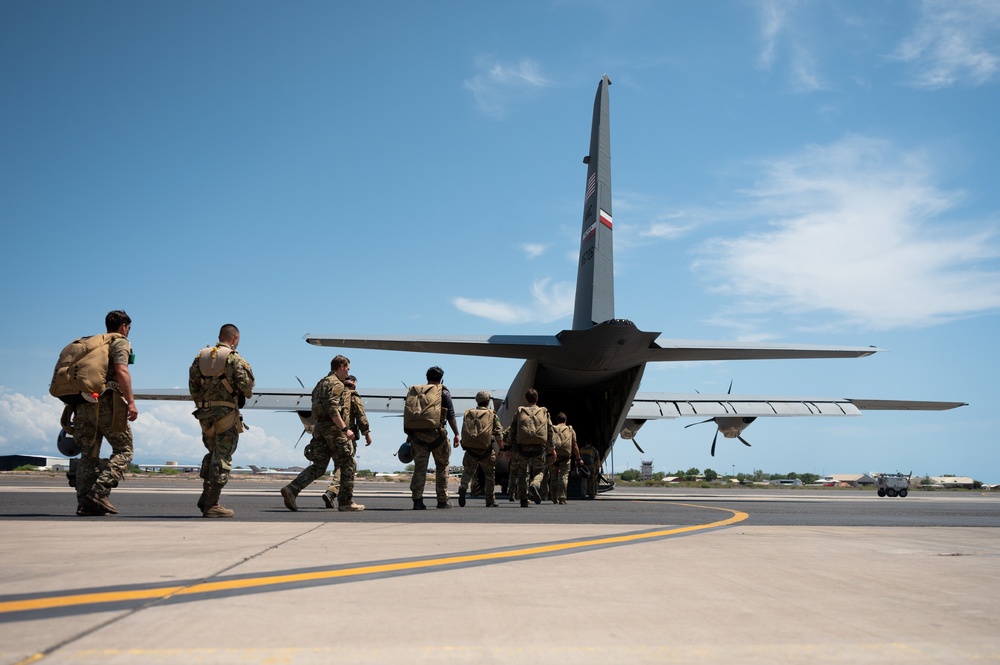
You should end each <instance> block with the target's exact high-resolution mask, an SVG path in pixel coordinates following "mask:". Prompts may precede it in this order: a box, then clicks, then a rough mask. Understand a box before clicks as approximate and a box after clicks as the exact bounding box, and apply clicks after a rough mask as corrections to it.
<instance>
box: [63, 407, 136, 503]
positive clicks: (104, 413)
mask: <svg viewBox="0 0 1000 665" xmlns="http://www.w3.org/2000/svg"><path fill="white" fill-rule="evenodd" d="M73 439H74V440H75V441H76V443H77V445H78V446H80V464H79V465H78V466H77V469H76V496H77V498H81V497H83V495H85V494H87V493H88V492H91V491H93V492H95V493H97V494H100V495H102V496H103V495H107V494H109V493H110V492H111V490H112V489H114V488H115V487H118V483H119V482H121V479H122V478H123V477H124V476H125V472H126V471H127V470H128V465H129V463H130V462H131V461H132V428H131V427H129V424H128V409H127V407H126V404H125V400H123V399H122V398H121V396H120V395H119V394H118V393H115V392H107V393H104V395H102V396H101V399H100V401H99V402H98V403H97V404H90V403H87V404H81V405H80V406H78V407H76V411H75V412H74V415H73ZM102 439H107V440H108V443H110V444H111V458H110V459H109V460H108V468H107V469H105V470H104V471H100V472H99V468H98V467H99V464H100V457H101V440H102Z"/></svg>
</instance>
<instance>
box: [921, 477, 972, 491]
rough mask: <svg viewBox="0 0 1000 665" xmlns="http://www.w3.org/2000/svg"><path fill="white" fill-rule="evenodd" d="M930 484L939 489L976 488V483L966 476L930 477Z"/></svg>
mask: <svg viewBox="0 0 1000 665" xmlns="http://www.w3.org/2000/svg"><path fill="white" fill-rule="evenodd" d="M931 484H933V485H940V486H941V487H946V488H947V487H964V488H966V489H972V488H973V487H975V486H976V481H975V480H973V479H972V478H969V477H967V476H931Z"/></svg>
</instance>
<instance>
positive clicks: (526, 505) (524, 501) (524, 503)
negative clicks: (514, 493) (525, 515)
mask: <svg viewBox="0 0 1000 665" xmlns="http://www.w3.org/2000/svg"><path fill="white" fill-rule="evenodd" d="M521 507H522V508H527V507H528V500H527V499H521Z"/></svg>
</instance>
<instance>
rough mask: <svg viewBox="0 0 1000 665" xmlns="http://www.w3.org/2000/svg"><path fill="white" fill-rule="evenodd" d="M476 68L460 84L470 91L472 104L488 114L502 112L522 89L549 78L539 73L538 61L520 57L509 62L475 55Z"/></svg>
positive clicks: (536, 85) (545, 82) (500, 114)
mask: <svg viewBox="0 0 1000 665" xmlns="http://www.w3.org/2000/svg"><path fill="white" fill-rule="evenodd" d="M476 68H477V69H479V70H480V71H479V73H478V74H476V75H475V76H473V77H472V78H470V79H468V80H466V81H465V82H464V83H463V85H464V87H465V89H466V90H468V91H470V92H471V93H472V96H473V98H474V99H475V100H476V106H477V107H478V108H479V110H480V111H482V112H483V113H486V114H488V115H493V116H502V115H503V114H504V113H506V111H507V107H508V105H509V104H510V103H511V101H512V100H513V99H515V98H518V97H520V96H521V95H523V94H524V92H525V91H526V90H531V89H537V88H543V87H546V86H548V85H549V81H548V80H547V79H546V78H545V77H544V76H542V74H541V72H540V71H539V67H538V65H537V64H536V63H535V62H533V61H532V60H521V61H520V62H518V63H516V64H514V65H509V64H502V63H499V62H495V61H492V60H490V59H488V58H482V57H481V58H478V59H477V61H476Z"/></svg>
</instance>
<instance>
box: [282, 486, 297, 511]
mask: <svg viewBox="0 0 1000 665" xmlns="http://www.w3.org/2000/svg"><path fill="white" fill-rule="evenodd" d="M281 498H282V499H284V500H285V508H288V509H289V510H290V511H292V512H293V513H294V512H295V511H297V510H298V509H299V507H298V506H296V505H295V492H293V491H292V488H291V486H290V485H285V486H284V487H282V488H281Z"/></svg>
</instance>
